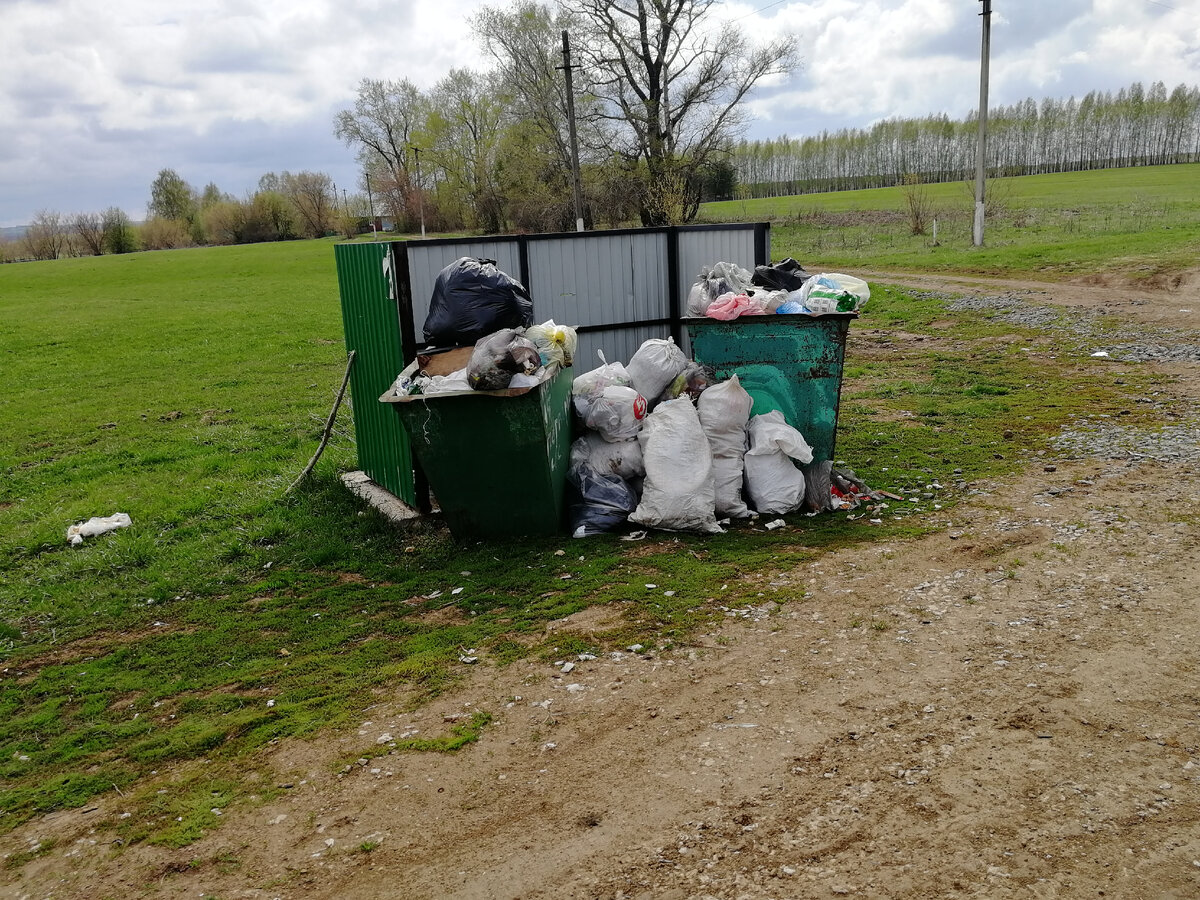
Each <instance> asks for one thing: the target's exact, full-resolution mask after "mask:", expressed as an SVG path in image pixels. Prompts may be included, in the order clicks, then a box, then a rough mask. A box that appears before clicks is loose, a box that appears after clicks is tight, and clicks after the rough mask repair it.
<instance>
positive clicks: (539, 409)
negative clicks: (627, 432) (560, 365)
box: [380, 368, 572, 540]
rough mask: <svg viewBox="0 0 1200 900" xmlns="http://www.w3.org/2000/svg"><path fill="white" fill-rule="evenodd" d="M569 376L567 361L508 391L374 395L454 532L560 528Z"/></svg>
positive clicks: (471, 534)
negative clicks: (404, 437)
mask: <svg viewBox="0 0 1200 900" xmlns="http://www.w3.org/2000/svg"><path fill="white" fill-rule="evenodd" d="M571 380H572V379H571V369H569V368H568V369H558V370H557V371H556V372H555V374H554V375H553V376H551V377H550V378H549V379H547V380H546V381H544V382H542V383H541V384H539V385H538V386H537V387H535V388H533V389H532V390H530V391H528V392H527V393H524V394H520V395H518V396H515V397H512V396H493V395H489V394H486V393H481V394H478V395H454V396H445V397H437V396H432V397H428V398H421V397H417V398H391V397H387V396H384V397H381V398H380V399H382V400H384V401H386V405H390V406H391V407H392V409H393V410H395V416H396V417H397V418H398V420H399V421H400V422H402V423H403V425H404V430H405V431H406V432H407V434H408V438H409V443H410V446H411V447H412V449H413V452H414V453H415V454H416V456H417V459H418V461H419V462H420V464H421V468H422V470H423V471H424V472H425V476H426V478H427V479H428V480H429V488H430V491H431V492H432V494H433V496H434V499H435V501H436V503H437V505H438V506H439V507H440V508H441V514H442V517H443V518H444V519H445V521H446V524H447V525H448V526H449V528H450V533H451V534H453V535H454V536H455V537H456V538H458V539H460V540H465V539H469V538H507V537H513V536H515V535H553V534H558V533H559V532H560V531H562V528H563V523H564V502H565V500H564V492H565V488H566V480H567V464H568V462H569V459H570V453H571V418H570V402H571ZM380 406H384V404H380Z"/></svg>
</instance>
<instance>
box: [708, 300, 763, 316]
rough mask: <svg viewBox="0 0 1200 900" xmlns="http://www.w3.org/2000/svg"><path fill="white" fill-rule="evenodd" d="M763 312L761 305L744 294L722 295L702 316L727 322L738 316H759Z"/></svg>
mask: <svg viewBox="0 0 1200 900" xmlns="http://www.w3.org/2000/svg"><path fill="white" fill-rule="evenodd" d="M763 312H764V310H763V308H762V305H761V304H758V303H755V302H754V301H753V300H751V299H750V298H749V297H748V296H746V295H745V294H722V295H721V296H720V297H718V298H717V299H716V300H714V301H713V302H712V305H711V306H709V307H708V310H707V311H706V312H705V313H704V314H705V315H706V316H708V317H710V318H713V319H721V320H723V321H726V322H728V321H729V320H730V319H736V318H737V317H738V316H761V315H762V314H763Z"/></svg>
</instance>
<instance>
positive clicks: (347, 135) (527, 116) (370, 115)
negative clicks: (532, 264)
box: [334, 0, 796, 232]
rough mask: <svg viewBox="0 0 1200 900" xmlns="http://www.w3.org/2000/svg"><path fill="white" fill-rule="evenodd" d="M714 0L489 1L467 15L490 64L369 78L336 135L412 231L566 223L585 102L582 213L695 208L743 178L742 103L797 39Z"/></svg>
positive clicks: (615, 218) (668, 218)
mask: <svg viewBox="0 0 1200 900" xmlns="http://www.w3.org/2000/svg"><path fill="white" fill-rule="evenodd" d="M714 2H715V0H559V2H558V3H557V5H556V6H555V7H551V6H549V5H548V4H544V3H539V2H535V0H516V2H513V3H511V4H510V5H508V6H505V7H498V6H497V7H492V6H487V7H484V8H482V9H481V10H480V11H479V12H478V13H477V14H475V15H474V16H472V17H471V18H470V20H469V23H468V24H469V27H470V28H471V29H472V31H473V32H474V34H475V36H476V37H477V38H478V42H479V45H480V46H481V47H483V48H484V49H485V50H486V51H487V52H488V53H489V54H490V55H491V57H492V63H493V67H492V68H491V69H489V70H487V71H475V70H471V69H465V68H464V69H455V70H453V71H451V72H450V73H449V74H447V75H446V77H445V78H443V79H442V80H441V81H440V82H438V83H437V84H436V85H435V86H434V87H433V88H432V89H430V90H428V91H422V90H420V89H419V88H418V87H417V86H416V85H414V84H413V83H412V82H411V81H408V80H403V79H402V80H391V81H389V80H381V79H373V78H364V79H363V80H362V81H361V83H360V85H359V89H358V96H357V99H356V102H355V103H354V105H353V107H351V108H348V109H345V110H343V111H341V112H340V113H339V114H338V115H337V117H336V120H335V122H334V133H335V134H336V136H337V137H339V138H341V139H342V140H343V141H344V142H345V143H346V144H347V145H348V146H349V147H352V148H353V149H355V150H356V151H357V154H358V160H359V163H360V166H361V169H362V172H363V183H362V187H363V188H364V190H365V189H368V188H369V190H370V195H371V197H372V198H373V199H375V200H376V201H377V203H378V204H379V207H378V208H379V209H381V210H384V211H385V212H386V213H387V215H388V216H389V217H390V218H392V219H393V220H394V221H396V222H397V223H399V224H400V226H401V227H402V228H404V229H406V230H415V229H416V228H417V227H419V226H420V225H421V223H422V222H424V224H425V225H426V226H428V227H432V228H435V229H438V230H445V229H458V228H466V229H474V230H479V231H485V232H497V231H502V230H521V231H558V230H568V229H571V228H573V227H574V225H575V218H576V214H575V210H574V202H573V191H572V156H573V152H572V135H571V133H570V128H569V118H568V110H569V107H570V105H571V102H572V101H573V103H574V111H575V117H576V123H577V129H576V135H575V137H576V143H577V145H578V152H579V157H580V172H581V181H582V195H583V209H582V210H581V214H582V216H583V218H584V219H586V220H587V221H589V222H591V223H593V224H600V223H602V224H608V225H620V224H624V223H626V222H629V221H630V220H633V221H640V222H641V224H643V225H665V224H672V223H676V222H684V221H688V220H690V219H691V218H693V217H694V216H695V213H696V210H697V208H698V205H699V202H700V200H701V198H702V197H703V196H705V195H706V193H707V194H711V193H713V192H714V190H722V189H723V190H726V191H728V190H732V182H731V181H730V179H731V178H732V174H733V170H732V168H731V167H730V166H729V164H728V161H727V160H726V159H725V156H726V155H727V153H728V150H729V147H730V145H731V143H732V141H733V140H734V139H735V138H736V137H737V135H738V134H739V133H740V132H741V130H742V129H743V127H744V125H745V118H744V106H743V104H742V101H743V100H744V99H745V98H746V97H747V96H748V94H749V93H750V91H752V90H753V88H754V86H755V85H756V84H757V83H758V82H759V80H760V79H762V78H763V77H764V76H766V75H768V74H770V73H774V72H787V71H789V70H790V69H791V68H792V67H793V66H794V65H795V63H796V56H795V54H794V49H793V48H794V46H795V41H793V40H792V39H791V38H790V37H789V36H782V37H779V38H776V39H773V40H770V41H767V42H765V43H758V44H754V43H752V42H751V41H750V40H749V39H748V38H747V37H746V36H745V35H744V34H743V33H742V32H741V31H740V30H739V29H738V28H736V27H735V26H733V25H729V24H726V25H724V26H722V27H721V28H719V29H718V28H713V27H710V26H711V25H712V23H706V18H707V16H708V15H709V13H710V12H711V10H712V8H713V6H714ZM564 31H565V32H567V33H568V34H569V36H570V42H571V50H572V57H571V75H572V80H573V92H572V94H571V95H570V96H568V93H567V88H566V81H565V78H564V73H563V67H564V66H565V65H566V63H565V60H564V55H563V44H562V33H563V32H564ZM714 185H716V186H717V187H714ZM721 185H723V186H724V187H723V188H721V187H720V186H721Z"/></svg>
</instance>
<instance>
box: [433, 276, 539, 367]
mask: <svg viewBox="0 0 1200 900" xmlns="http://www.w3.org/2000/svg"><path fill="white" fill-rule="evenodd" d="M532 324H533V300H532V299H531V298H530V296H529V291H527V290H525V286H524V285H523V284H521V282H519V281H517V279H515V278H513V277H512V276H511V275H508V274H506V273H504V272H501V271H500V270H499V269H498V268H496V261H495V260H494V259H472V258H471V257H469V256H464V257H462V258H460V259H457V260H455V261H454V262H452V263H451V264H450V265H448V266H446V268H444V269H442V271H441V272H439V273H438V277H437V280H436V281H435V282H434V284H433V296H432V297H431V298H430V301H429V315H428V316H426V318H425V340H426V341H427V342H428V343H429V344H431V345H433V346H437V347H446V346H453V347H460V346H464V345H467V344H474V343H475V342H476V341H478V340H479V339H480V338H482V337H486V336H487V335H489V334H492V333H494V332H496V331H499V330H500V329H501V328H526V327H528V326H530V325H532Z"/></svg>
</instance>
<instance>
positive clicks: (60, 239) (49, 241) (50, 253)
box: [21, 209, 67, 259]
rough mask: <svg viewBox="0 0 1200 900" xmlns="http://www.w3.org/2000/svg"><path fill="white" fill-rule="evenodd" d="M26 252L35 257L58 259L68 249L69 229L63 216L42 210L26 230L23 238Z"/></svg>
mask: <svg viewBox="0 0 1200 900" xmlns="http://www.w3.org/2000/svg"><path fill="white" fill-rule="evenodd" d="M21 242H22V245H23V249H24V252H25V254H26V255H27V256H31V257H33V258H34V259H58V258H59V257H60V256H63V255H64V254H65V252H66V250H67V229H66V228H65V227H64V226H63V220H62V216H61V215H60V214H58V213H56V212H51V211H49V210H45V209H43V210H41V211H40V212H38V214H37V215H36V216H34V217H33V221H32V222H31V223H30V224H29V227H28V228H27V229H26V231H25V236H24V237H23V238H22V239H21Z"/></svg>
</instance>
